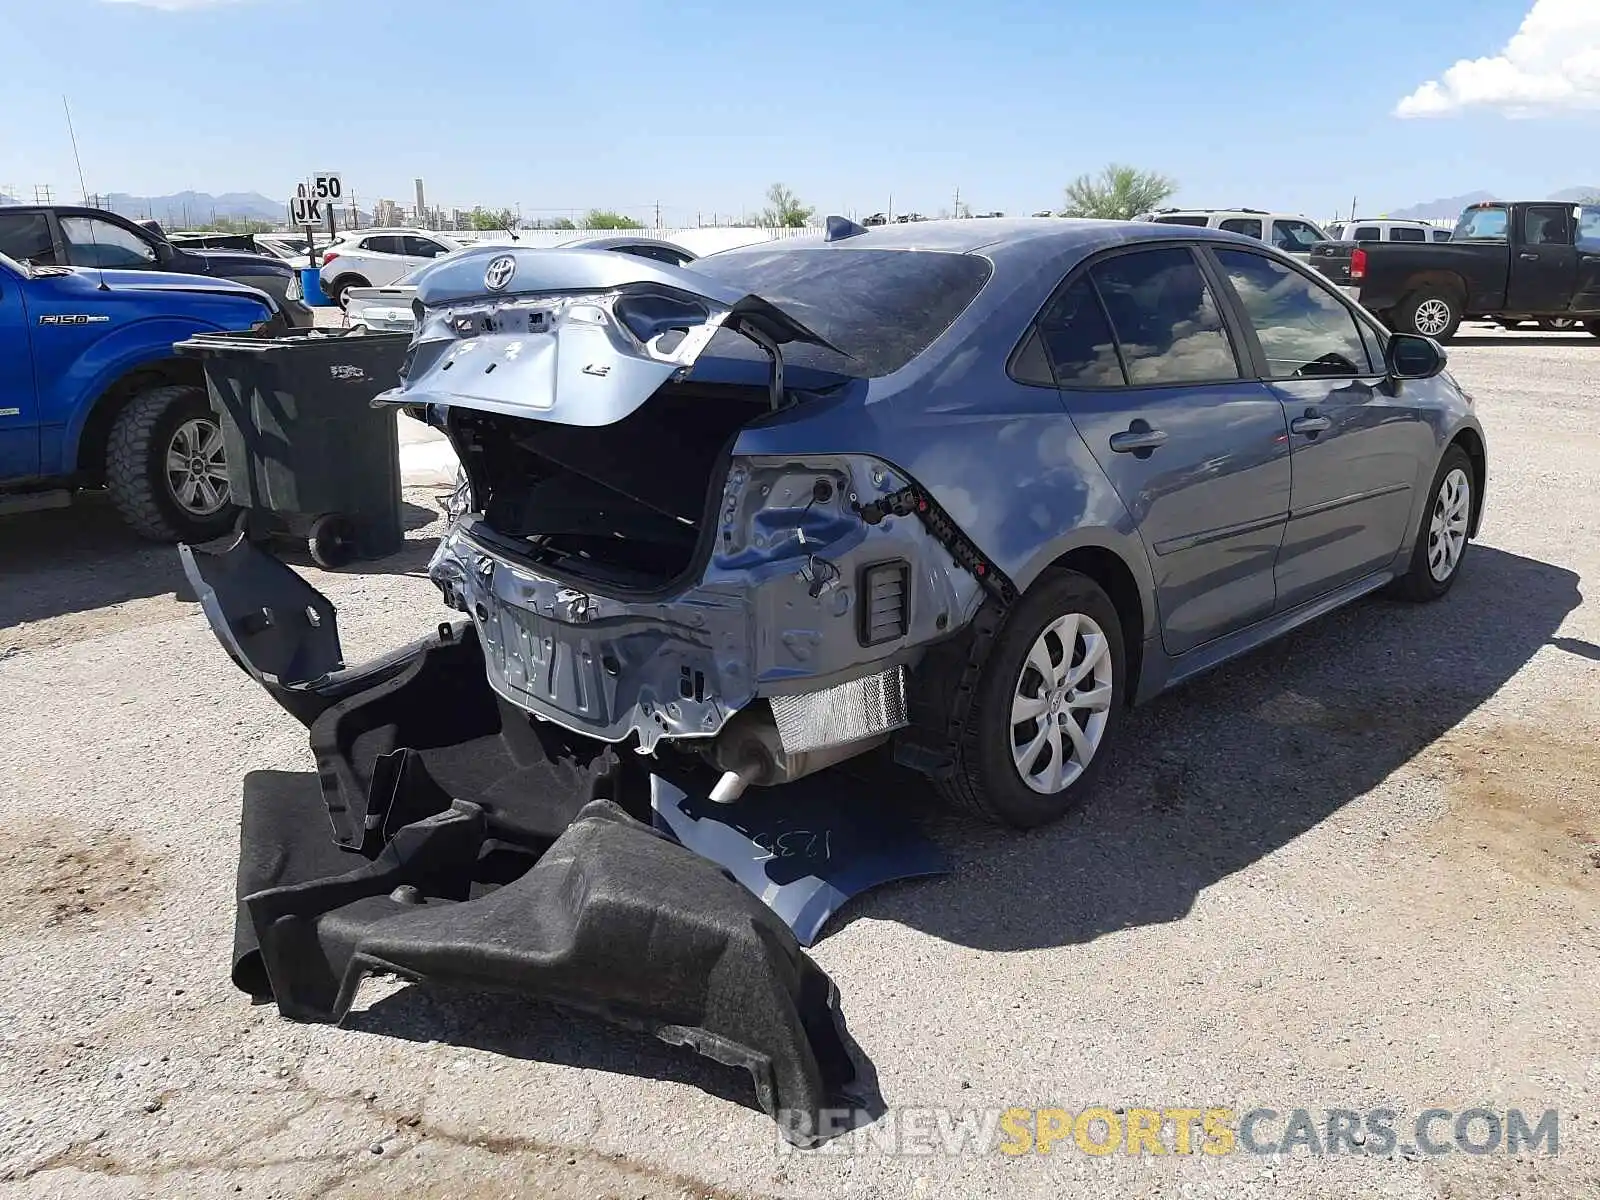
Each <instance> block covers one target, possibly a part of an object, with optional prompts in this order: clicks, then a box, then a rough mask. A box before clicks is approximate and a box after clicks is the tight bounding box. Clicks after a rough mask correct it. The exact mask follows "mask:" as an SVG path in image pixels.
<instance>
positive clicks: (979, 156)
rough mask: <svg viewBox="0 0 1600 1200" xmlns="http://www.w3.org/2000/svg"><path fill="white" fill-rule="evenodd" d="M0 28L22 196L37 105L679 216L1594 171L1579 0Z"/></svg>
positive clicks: (198, 2)
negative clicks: (1104, 176)
mask: <svg viewBox="0 0 1600 1200" xmlns="http://www.w3.org/2000/svg"><path fill="white" fill-rule="evenodd" d="M1530 10H1532V12H1531V15H1530ZM540 11H543V12H547V13H549V14H550V16H549V17H548V18H545V19H542V20H541V19H536V18H534V17H532V16H530V15H529V14H530V13H534V12H540ZM1525 20H1526V21H1527V26H1525V27H1524V28H1523V31H1522V34H1521V35H1520V36H1518V37H1517V39H1516V41H1513V40H1512V39H1513V37H1514V35H1518V30H1519V26H1522V25H1523V23H1524V21H1525ZM0 29H3V30H4V36H3V37H0V113H3V114H4V115H5V120H4V130H5V133H4V135H3V139H0V187H4V186H7V185H9V186H11V187H12V188H13V190H14V191H15V192H16V194H17V195H18V197H19V198H22V199H31V197H32V194H33V185H34V184H36V183H46V182H47V183H50V184H52V185H53V186H54V189H55V194H56V196H57V197H67V198H73V199H76V198H77V196H78V194H79V193H80V191H81V189H80V188H79V187H78V183H77V175H76V171H75V169H74V167H73V164H72V157H71V152H70V148H69V145H68V140H67V131H66V125H65V121H64V119H63V116H62V106H61V97H62V94H63V93H65V94H66V95H67V96H68V97H70V100H71V103H72V108H73V115H74V119H75V122H76V126H77V132H78V141H79V145H80V148H81V150H82V153H83V164H84V169H85V172H86V176H87V182H88V187H89V190H91V191H100V192H104V191H112V190H115V191H123V192H133V193H137V194H155V193H168V192H173V191H178V190H181V189H184V188H193V189H195V190H199V191H210V192H222V191H260V192H264V193H266V194H268V195H271V196H280V195H282V196H287V195H288V193H289V192H290V191H291V190H292V187H293V184H294V182H295V181H296V180H297V179H300V178H303V177H304V175H305V174H306V173H307V172H308V171H312V170H317V169H337V170H340V171H342V172H343V173H344V176H345V179H346V182H347V186H353V187H354V189H355V191H356V193H357V195H358V196H359V197H360V199H361V201H362V203H363V205H364V206H365V205H366V204H367V203H368V201H369V200H370V199H371V198H373V197H375V196H379V195H382V196H388V197H391V198H395V199H398V200H401V201H402V202H405V201H409V199H410V195H411V180H412V178H413V177H414V176H416V175H421V176H423V177H424V179H425V180H426V182H427V187H428V196H429V200H430V201H431V202H435V203H442V204H445V205H463V206H468V205H471V204H474V203H484V204H494V205H501V204H505V205H512V204H519V205H521V206H522V211H523V213H524V216H528V217H531V216H535V215H539V213H540V210H552V211H553V210H565V209H574V208H576V209H583V208H588V207H591V206H600V207H610V208H618V209H622V210H624V211H628V212H631V213H634V214H635V215H638V216H641V217H645V216H649V215H651V214H652V211H653V210H652V206H653V205H654V204H655V203H656V202H658V201H659V203H660V204H661V206H662V217H663V222H664V223H666V224H677V223H689V224H692V223H694V220H695V217H696V214H697V213H699V214H702V215H703V216H704V217H705V218H707V219H709V218H710V215H711V214H712V213H713V212H718V213H722V214H727V213H728V212H730V211H735V212H736V211H738V210H740V209H741V208H756V207H759V205H760V203H761V196H762V193H763V191H764V189H765V188H766V186H767V185H768V184H769V183H771V182H773V181H774V180H781V181H783V182H785V183H787V184H789V185H790V186H791V187H793V188H794V189H795V190H796V191H798V192H799V193H800V195H801V197H802V198H803V199H804V200H806V201H808V202H809V203H812V204H814V205H816V206H817V207H818V208H819V209H820V210H822V211H823V212H836V211H837V212H844V211H852V210H854V211H856V212H858V213H868V212H872V211H875V210H879V209H883V208H885V207H887V206H888V204H889V198H890V196H891V194H892V195H893V199H894V206H895V208H896V210H897V211H904V210H907V209H914V210H918V211H922V212H924V213H928V214H930V215H931V214H934V213H936V212H937V211H938V210H939V209H940V208H948V207H950V205H951V202H952V198H953V195H954V193H955V190H956V189H957V188H958V187H959V188H960V191H961V197H962V199H963V201H965V202H967V203H970V204H971V205H972V207H973V208H974V210H977V211H987V210H990V209H1001V210H1004V211H1006V212H1008V213H1025V212H1028V211H1031V210H1034V209H1039V208H1044V207H1049V206H1059V205H1060V203H1061V192H1062V188H1063V186H1064V185H1065V184H1066V183H1067V182H1068V181H1069V180H1070V179H1072V178H1073V177H1074V176H1075V175H1078V174H1080V173H1082V172H1085V171H1095V170H1097V169H1098V168H1099V167H1101V166H1102V165H1103V164H1105V163H1106V162H1109V161H1113V160H1115V161H1122V162H1129V163H1133V164H1136V165H1138V166H1143V167H1149V168H1153V169H1156V170H1160V171H1162V172H1164V173H1166V174H1168V175H1171V176H1173V177H1174V178H1176V179H1177V180H1178V181H1179V183H1180V185H1181V187H1180V191H1179V193H1178V195H1177V197H1176V201H1177V202H1179V203H1183V204H1193V205H1216V206H1224V205H1251V206H1255V207H1263V208H1285V209H1289V210H1294V211H1304V212H1306V213H1308V214H1310V215H1312V216H1314V217H1326V216H1330V215H1332V213H1333V212H1334V211H1335V210H1336V209H1339V210H1342V209H1344V208H1345V207H1347V206H1348V204H1349V201H1350V197H1351V196H1352V194H1356V195H1359V196H1360V197H1361V203H1360V207H1361V209H1362V210H1363V212H1364V213H1368V214H1371V213H1376V212H1379V211H1382V210H1385V209H1388V208H1393V207H1400V206H1402V205H1406V204H1410V203H1414V202H1416V201H1420V200H1428V199H1432V198H1434V197H1437V196H1447V195H1454V194H1457V193H1460V192H1465V191H1469V190H1473V189H1477V188H1489V189H1492V190H1497V191H1500V192H1502V193H1505V194H1510V193H1518V194H1527V195H1534V196H1542V195H1544V194H1546V193H1548V192H1550V191H1552V190H1554V189H1557V188H1562V187H1570V186H1574V185H1584V184H1597V185H1600V158H1597V157H1596V156H1595V155H1594V153H1593V148H1594V146H1595V144H1596V135H1597V134H1600V76H1597V73H1596V68H1595V65H1594V64H1595V62H1596V61H1597V60H1600V0H1537V3H1535V0H1449V2H1445V3H1429V4H1411V5H1401V4H1394V3H1392V0H1341V2H1340V3H1338V4H1331V5H1329V4H1316V5H1312V4H1294V5H1290V4H1286V3H1284V2H1283V0H1058V2H1057V3H1055V4H1048V3H1039V2H1038V0H1032V2H1021V0H986V2H979V0H914V2H913V0H849V2H847V3H836V2H834V0H826V2H824V3H820V4H816V5H811V6H784V7H781V8H780V7H778V6H769V5H759V4H756V5H728V4H726V3H716V4H711V3H703V2H701V0H688V2H687V3H674V4H642V3H638V2H636V0H612V2H611V3H609V4H606V5H604V6H591V7H579V6H576V5H572V4H562V5H533V4H528V3H515V2H511V0H478V2H476V3H473V4H470V5H466V4H463V5H454V4H446V3H437V2H435V3H430V4H426V5H424V4H420V3H414V2H413V0H380V2H379V3H373V4H364V5H358V4H351V3H349V2H348V0H345V2H343V3H326V2H314V0H54V2H53V3H51V4H48V5H40V4H36V3H23V2H22V0H0ZM1508 43H1510V45H1509V47H1508ZM1480 60H1481V61H1480ZM1397 106H1401V111H1402V112H1404V113H1406V114H1407V116H1400V115H1397V114H1396V109H1397ZM1408 118H1409V119H1408Z"/></svg>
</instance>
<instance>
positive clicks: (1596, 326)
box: [1311, 201, 1600, 342]
mask: <svg viewBox="0 0 1600 1200" xmlns="http://www.w3.org/2000/svg"><path fill="white" fill-rule="evenodd" d="M1311 265H1312V266H1313V267H1316V268H1317V269H1318V270H1319V271H1321V272H1322V273H1323V274H1324V275H1326V276H1328V278H1330V279H1332V280H1333V281H1334V282H1335V283H1336V284H1338V285H1339V286H1340V287H1341V288H1342V289H1343V290H1344V291H1345V293H1346V294H1347V295H1349V296H1350V297H1351V299H1353V300H1358V301H1360V303H1361V304H1362V305H1363V306H1364V307H1365V308H1366V309H1367V310H1368V311H1369V312H1372V313H1375V314H1377V316H1378V317H1379V318H1381V319H1382V321H1383V322H1384V324H1386V325H1387V326H1389V328H1390V329H1394V330H1398V331H1400V332H1403V333H1422V334H1426V335H1427V336H1429V337H1431V338H1435V339H1437V340H1438V341H1441V342H1444V341H1449V340H1450V338H1452V337H1453V336H1455V332H1456V329H1457V327H1458V326H1459V325H1460V324H1461V322H1462V320H1463V318H1467V317H1474V318H1477V317H1487V318H1493V319H1495V320H1499V321H1504V322H1513V321H1525V320H1536V321H1540V322H1541V323H1547V322H1548V323H1553V324H1551V325H1549V326H1548V327H1553V328H1561V327H1567V328H1570V327H1572V326H1573V325H1575V324H1577V323H1581V324H1582V325H1583V327H1584V328H1585V329H1587V330H1588V331H1589V332H1590V333H1592V334H1594V335H1595V336H1597V337H1600V205H1586V204H1556V203H1552V202H1549V201H1528V202H1518V203H1514V204H1504V203H1498V202H1496V203H1488V204H1473V205H1470V206H1469V207H1468V208H1466V209H1465V210H1464V211H1463V212H1462V214H1461V220H1460V221H1459V222H1457V224H1456V228H1455V232H1454V233H1453V234H1452V235H1451V237H1450V240H1449V241H1448V242H1436V243H1429V242H1319V243H1317V245H1315V246H1313V247H1312V248H1311Z"/></svg>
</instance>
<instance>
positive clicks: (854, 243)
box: [716, 217, 1260, 258]
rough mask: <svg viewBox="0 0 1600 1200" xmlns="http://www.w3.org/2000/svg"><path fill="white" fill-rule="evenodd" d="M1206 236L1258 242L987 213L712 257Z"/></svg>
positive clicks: (1040, 246) (1143, 225)
mask: <svg viewBox="0 0 1600 1200" xmlns="http://www.w3.org/2000/svg"><path fill="white" fill-rule="evenodd" d="M1193 238H1205V239H1207V240H1213V239H1214V240H1217V241H1225V242H1230V243H1235V244H1239V245H1257V246H1259V244H1260V243H1252V242H1251V241H1250V240H1249V239H1247V238H1242V237H1240V236H1239V235H1238V234H1232V233H1225V232H1223V231H1221V230H1216V229H1197V228H1195V227H1194V226H1192V225H1158V224H1155V223H1154V222H1146V221H1100V220H1089V219H1085V218H1079V217H985V218H983V219H982V220H978V219H974V218H969V219H964V220H948V221H917V222H908V223H906V224H904V225H872V226H868V227H866V228H865V229H864V231H863V232H861V233H858V234H855V235H854V236H852V237H847V238H841V239H838V240H836V241H832V242H829V241H826V240H825V239H824V237H823V235H822V234H820V233H817V234H810V235H805V236H801V237H794V238H781V239H779V240H777V241H767V242H753V243H751V244H750V245H747V246H735V247H732V248H730V249H727V250H720V251H718V252H717V254H716V257H717V258H722V257H724V256H732V255H735V254H750V253H757V254H759V253H763V252H766V253H770V252H771V251H773V250H781V249H784V248H786V247H791V246H792V247H795V248H810V249H818V248H821V249H832V248H834V247H838V248H840V249H848V250H856V249H859V250H936V251H945V252H947V253H954V254H971V253H973V252H975V251H978V250H985V251H987V250H996V249H1001V248H1006V249H1010V248H1013V247H1016V248H1023V249H1029V248H1031V249H1034V250H1038V251H1040V252H1044V251H1050V252H1056V251H1061V250H1067V249H1071V248H1073V247H1075V246H1079V247H1083V248H1086V249H1087V248H1091V247H1096V246H1099V245H1103V244H1109V243H1114V242H1125V241H1130V240H1135V239H1137V240H1150V241H1158V240H1165V239H1172V240H1175V241H1176V240H1184V239H1193Z"/></svg>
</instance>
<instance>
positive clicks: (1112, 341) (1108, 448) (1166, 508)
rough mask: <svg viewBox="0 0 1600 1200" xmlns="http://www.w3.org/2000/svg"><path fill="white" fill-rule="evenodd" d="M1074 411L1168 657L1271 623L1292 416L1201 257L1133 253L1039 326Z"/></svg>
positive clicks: (1120, 255)
mask: <svg viewBox="0 0 1600 1200" xmlns="http://www.w3.org/2000/svg"><path fill="white" fill-rule="evenodd" d="M1040 335H1041V340H1042V342H1043V343H1044V346H1045V350H1046V352H1047V354H1048V355H1049V357H1050V360H1051V363H1052V365H1053V368H1054V372H1055V377H1056V382H1057V386H1058V388H1059V389H1060V392H1061V396H1062V402H1063V404H1064V405H1065V406H1066V409H1067V411H1068V413H1069V414H1070V415H1071V417H1072V420H1073V423H1074V424H1075V425H1076V426H1077V429H1078V432H1079V434H1080V435H1081V436H1082V437H1083V440H1084V442H1085V443H1086V444H1087V445H1088V447H1089V451H1090V453H1092V454H1093V455H1094V458H1095V461H1096V462H1097V463H1098V464H1099V465H1100V468H1101V469H1102V470H1103V471H1104V472H1105V474H1106V477H1107V478H1108V479H1109V480H1110V481H1111V484H1112V486H1113V487H1114V488H1115V489H1116V491H1117V494H1118V495H1119V496H1120V497H1121V498H1122V502H1123V504H1124V505H1126V506H1127V509H1128V512H1129V514H1130V515H1131V516H1132V518H1133V520H1134V522H1135V523H1136V524H1137V526H1138V529H1139V534H1140V537H1141V538H1142V539H1143V542H1144V546H1145V549H1146V551H1147V552H1148V557H1149V560H1150V565H1151V570H1152V574H1153V576H1154V580H1155V588H1156V603H1157V606H1158V607H1159V609H1160V618H1161V636H1162V641H1163V644H1164V645H1165V647H1166V649H1167V651H1168V653H1170V654H1181V653H1183V652H1184V651H1186V650H1190V649H1193V648H1194V647H1195V646H1198V645H1200V644H1201V643H1203V642H1207V641H1210V640H1211V639H1212V638H1215V637H1220V636H1221V635H1222V634H1225V633H1229V632H1231V631H1233V630H1235V629H1239V628H1241V627H1243V626H1245V625H1248V624H1250V623H1251V622H1252V621H1255V620H1258V619H1259V618H1261V617H1264V616H1266V615H1268V614H1269V613H1270V612H1271V611H1272V607H1273V603H1274V592H1273V581H1272V573H1273V563H1274V560H1275V559H1276V557H1277V553H1278V543H1279V542H1280V540H1281V539H1282V537H1283V529H1284V525H1285V523H1286V521H1287V520H1288V514H1289V447H1288V428H1287V423H1286V420H1285V417H1284V411H1283V406H1282V405H1281V404H1280V403H1279V402H1278V400H1277V398H1276V397H1275V396H1273V395H1272V394H1271V393H1270V392H1269V391H1268V390H1267V388H1265V387H1264V386H1263V385H1262V384H1260V383H1259V382H1257V381H1255V380H1254V379H1250V378H1246V377H1245V376H1246V375H1247V372H1246V371H1244V370H1242V369H1241V367H1240V362H1241V359H1240V356H1239V354H1238V353H1237V351H1236V348H1235V345H1234V341H1233V338H1232V336H1231V334H1230V331H1229V330H1228V329H1227V328H1225V326H1224V324H1223V322H1222V320H1221V318H1220V316H1219V312H1218V306H1217V304H1216V301H1215V295H1214V292H1213V290H1212V288H1211V286H1210V284H1209V283H1208V282H1207V280H1206V278H1205V277H1204V275H1203V274H1202V272H1201V269H1200V265H1199V263H1198V261H1197V260H1196V258H1195V256H1194V253H1193V251H1191V250H1190V249H1189V248H1187V247H1185V246H1159V247H1145V248H1138V249H1132V250H1127V251H1119V252H1116V253H1114V254H1112V255H1110V256H1108V257H1105V258H1102V259H1100V260H1098V261H1097V262H1095V263H1094V264H1093V265H1092V266H1091V267H1090V268H1089V269H1088V270H1086V271H1080V272H1079V273H1078V274H1077V276H1076V277H1075V278H1070V279H1069V280H1068V281H1067V283H1066V285H1065V286H1064V287H1063V288H1062V289H1061V291H1060V292H1059V293H1058V295H1057V296H1056V297H1055V299H1054V300H1053V301H1052V303H1051V305H1050V306H1049V307H1048V309H1047V310H1046V312H1045V314H1044V315H1043V316H1042V317H1041V320H1040Z"/></svg>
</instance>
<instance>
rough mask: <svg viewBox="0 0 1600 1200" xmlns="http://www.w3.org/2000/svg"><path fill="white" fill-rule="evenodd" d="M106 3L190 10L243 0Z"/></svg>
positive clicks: (126, 0) (119, 0)
mask: <svg viewBox="0 0 1600 1200" xmlns="http://www.w3.org/2000/svg"><path fill="white" fill-rule="evenodd" d="M104 3H106V4H137V5H138V6H139V7H140V8H159V9H160V10H161V11H162V12H189V11H192V10H194V9H197V8H222V7H223V6H224V5H228V4H238V3H241V0H104Z"/></svg>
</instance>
